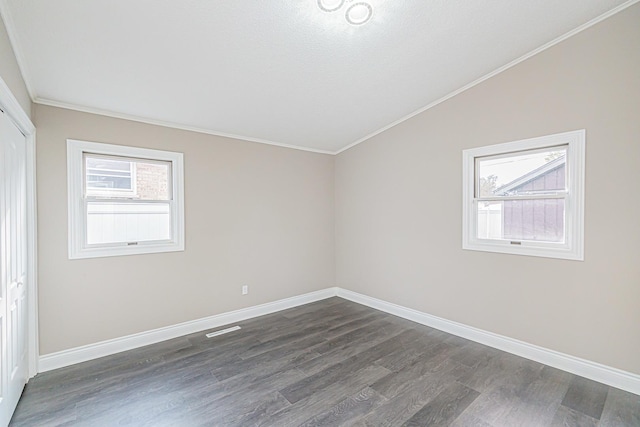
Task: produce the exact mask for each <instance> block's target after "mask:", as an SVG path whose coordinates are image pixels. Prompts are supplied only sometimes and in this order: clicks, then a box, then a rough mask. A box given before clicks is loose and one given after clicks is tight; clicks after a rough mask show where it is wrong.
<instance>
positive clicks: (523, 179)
mask: <svg viewBox="0 0 640 427" xmlns="http://www.w3.org/2000/svg"><path fill="white" fill-rule="evenodd" d="M566 153H567V150H566V147H551V148H548V149H544V150H531V151H524V152H519V153H513V154H510V155H504V156H495V157H480V158H478V159H477V177H478V182H477V188H476V197H496V196H517V195H535V194H548V193H551V192H556V191H563V190H565V188H566V182H565V181H566V180H565V176H566V173H565V170H566Z"/></svg>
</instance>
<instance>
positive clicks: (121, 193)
mask: <svg viewBox="0 0 640 427" xmlns="http://www.w3.org/2000/svg"><path fill="white" fill-rule="evenodd" d="M67 169H68V171H67V172H68V173H67V178H68V190H69V194H68V196H69V258H70V259H76V258H94V257H105V256H118V255H133V254H144V253H154V252H171V251H181V250H184V198H183V156H182V154H181V153H174V152H169V151H159V150H150V149H143V148H135V147H126V146H120V145H110V144H99V143H95V142H84V141H75V140H67Z"/></svg>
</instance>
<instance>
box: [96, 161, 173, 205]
mask: <svg viewBox="0 0 640 427" xmlns="http://www.w3.org/2000/svg"><path fill="white" fill-rule="evenodd" d="M170 181H171V162H163V161H150V160H145V159H135V158H125V157H122V158H117V157H106V156H99V155H92V154H85V189H86V190H85V191H86V195H87V196H94V197H95V196H98V197H114V198H117V197H120V198H122V197H124V198H130V199H138V200H171V187H170V186H169V182H170Z"/></svg>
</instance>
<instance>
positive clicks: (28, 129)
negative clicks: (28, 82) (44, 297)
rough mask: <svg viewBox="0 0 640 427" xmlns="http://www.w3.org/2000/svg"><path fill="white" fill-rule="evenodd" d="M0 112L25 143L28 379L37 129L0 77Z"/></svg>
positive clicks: (34, 335)
mask: <svg viewBox="0 0 640 427" xmlns="http://www.w3.org/2000/svg"><path fill="white" fill-rule="evenodd" d="M0 108H2V110H4V113H5V114H6V115H7V116H8V117H9V118H10V119H11V121H13V123H14V124H15V125H16V126H17V127H18V129H19V130H20V132H22V133H23V134H24V136H25V140H26V144H27V146H26V156H27V158H26V163H27V164H26V173H27V176H26V184H27V200H26V202H27V212H26V213H27V224H26V225H27V283H26V284H25V285H26V287H27V288H26V291H27V355H28V356H27V358H28V377H29V378H33V377H34V376H35V375H36V374H37V373H38V359H39V355H40V351H39V344H38V240H37V226H38V221H37V210H36V202H37V199H36V127H35V126H34V124H33V122H32V121H31V119H30V118H29V116H28V115H27V113H26V112H25V111H24V110H23V109H22V106H21V105H20V103H19V102H18V100H17V99H16V97H15V96H14V95H13V93H12V92H11V89H9V86H7V84H6V83H5V82H4V80H3V79H2V77H0Z"/></svg>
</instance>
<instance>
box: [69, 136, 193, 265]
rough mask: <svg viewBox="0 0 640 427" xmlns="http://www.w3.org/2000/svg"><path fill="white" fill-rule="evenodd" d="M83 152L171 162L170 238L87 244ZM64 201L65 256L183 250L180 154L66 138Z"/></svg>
mask: <svg viewBox="0 0 640 427" xmlns="http://www.w3.org/2000/svg"><path fill="white" fill-rule="evenodd" d="M85 152H88V153H93V154H102V155H107V156H124V157H135V158H143V159H150V160H164V161H169V162H171V164H172V195H173V196H172V197H173V202H172V203H171V205H170V206H171V239H170V240H169V241H162V242H139V243H138V244H136V245H127V244H126V243H123V244H122V245H118V246H103V247H87V246H86V244H85V242H86V240H87V239H86V229H87V225H86V221H87V218H86V215H85V208H84V184H83V179H84V161H83V154H84V153H85ZM67 190H68V195H67V200H68V207H69V223H68V224H69V225H68V226H69V230H68V231H69V233H68V235H69V259H82V258H99V257H109V256H122V255H137V254H149V253H158V252H176V251H183V250H184V240H185V238H184V160H183V154H182V153H176V152H172V151H161V150H152V149H147V148H138V147H129V146H124V145H112V144H102V143H97V142H87V141H78V140H74V139H67Z"/></svg>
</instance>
